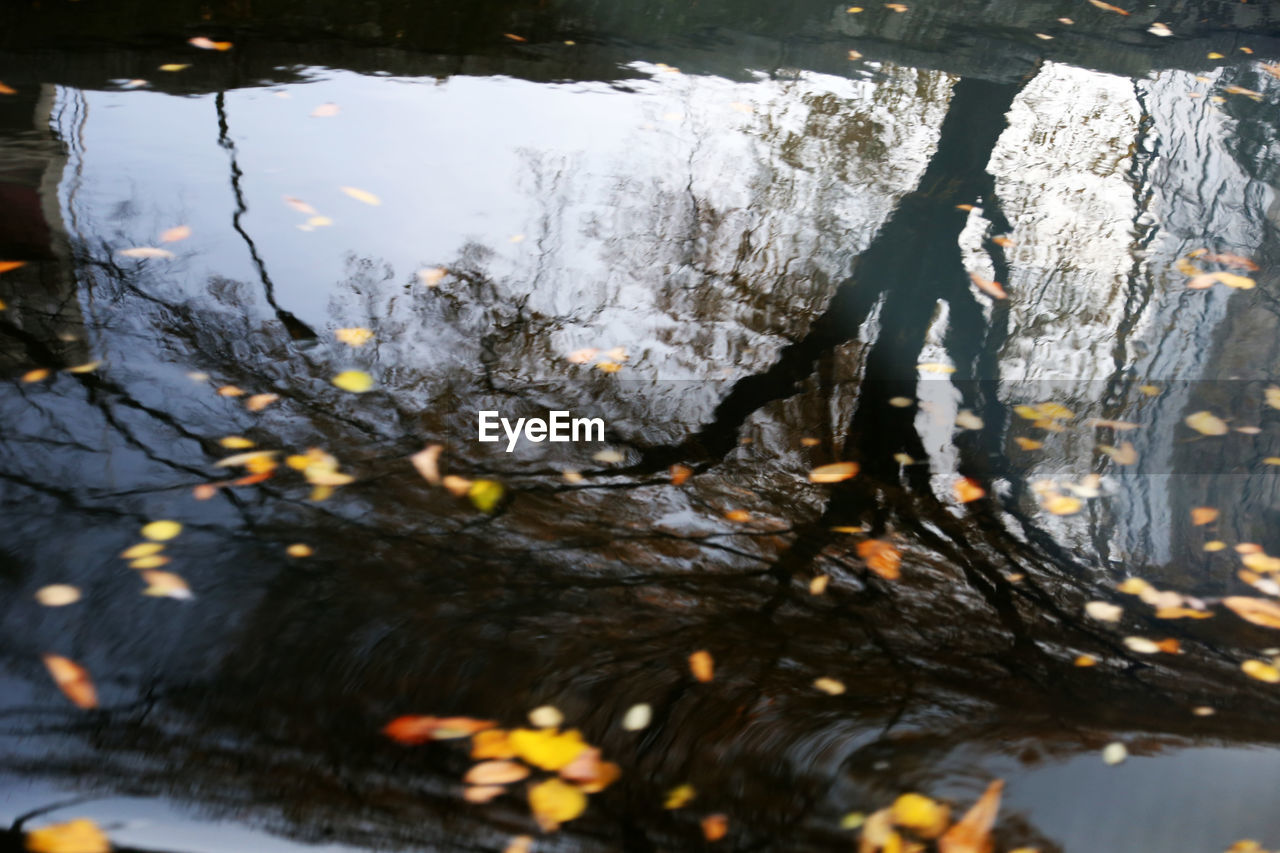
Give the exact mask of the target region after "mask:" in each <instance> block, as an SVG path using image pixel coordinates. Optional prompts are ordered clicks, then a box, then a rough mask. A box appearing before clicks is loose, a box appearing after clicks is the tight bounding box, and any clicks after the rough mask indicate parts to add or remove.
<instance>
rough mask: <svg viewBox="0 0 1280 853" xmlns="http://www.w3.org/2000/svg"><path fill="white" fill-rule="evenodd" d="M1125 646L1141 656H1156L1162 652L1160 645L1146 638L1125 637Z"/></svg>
mask: <svg viewBox="0 0 1280 853" xmlns="http://www.w3.org/2000/svg"><path fill="white" fill-rule="evenodd" d="M1124 644H1125V645H1126V646H1128V647H1129V650H1130V651H1134V652H1137V653H1138V654H1140V655H1154V654H1156V653H1158V652H1159V651H1160V644H1159V643H1156V642H1155V641H1154V640H1148V639H1147V638H1146V637H1125V638H1124Z"/></svg>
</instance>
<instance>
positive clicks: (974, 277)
mask: <svg viewBox="0 0 1280 853" xmlns="http://www.w3.org/2000/svg"><path fill="white" fill-rule="evenodd" d="M969 280H970V281H972V282H973V286H974V287H976V288H978V290H981V291H982V292H983V293H985V294H987V296H990V297H992V298H993V299H1008V298H1009V294H1008V293H1005V290H1004V288H1003V287H1001V286H1000V282H998V281H991V280H990V279H986V278H983V277H982V276H980V275H978V274H977V273H972V272H971V273H969Z"/></svg>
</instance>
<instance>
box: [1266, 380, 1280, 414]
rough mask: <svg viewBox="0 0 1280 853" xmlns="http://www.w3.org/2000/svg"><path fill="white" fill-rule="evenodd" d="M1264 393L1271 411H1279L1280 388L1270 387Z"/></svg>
mask: <svg viewBox="0 0 1280 853" xmlns="http://www.w3.org/2000/svg"><path fill="white" fill-rule="evenodd" d="M1264 393H1265V394H1266V397H1267V405H1268V406H1270V407H1271V408H1273V409H1280V388H1277V387H1276V386H1275V385H1270V386H1268V387H1267V390H1266V391H1265V392H1264Z"/></svg>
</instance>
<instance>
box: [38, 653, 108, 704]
mask: <svg viewBox="0 0 1280 853" xmlns="http://www.w3.org/2000/svg"><path fill="white" fill-rule="evenodd" d="M44 665H45V666H46V667H47V668H48V670H49V674H50V675H52V676H53V682H54V683H55V684H57V685H58V689H59V690H61V691H62V692H63V694H64V695H65V696H66V697H67V698H68V699H70V700H71V701H72V702H73V703H74V704H75V706H76V707H77V708H85V709H89V708H96V707H98V691H96V690H95V689H94V687H93V680H92V679H90V678H89V671H88V670H86V669H85V668H84V667H82V666H80V664H78V663H76V662H75V661H73V660H71V659H69V658H64V657H61V656H60V655H44Z"/></svg>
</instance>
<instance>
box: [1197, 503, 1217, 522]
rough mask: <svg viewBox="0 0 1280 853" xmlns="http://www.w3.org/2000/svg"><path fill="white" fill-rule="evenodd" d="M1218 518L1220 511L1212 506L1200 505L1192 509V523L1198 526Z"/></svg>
mask: <svg viewBox="0 0 1280 853" xmlns="http://www.w3.org/2000/svg"><path fill="white" fill-rule="evenodd" d="M1217 520H1218V511H1217V510H1216V509H1214V508H1212V507H1207V506H1198V507H1195V508H1194V509H1192V510H1191V523H1192V524H1193V525H1195V526H1196V527H1199V526H1200V525H1202V524H1210V523H1211V522H1214V521H1217Z"/></svg>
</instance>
